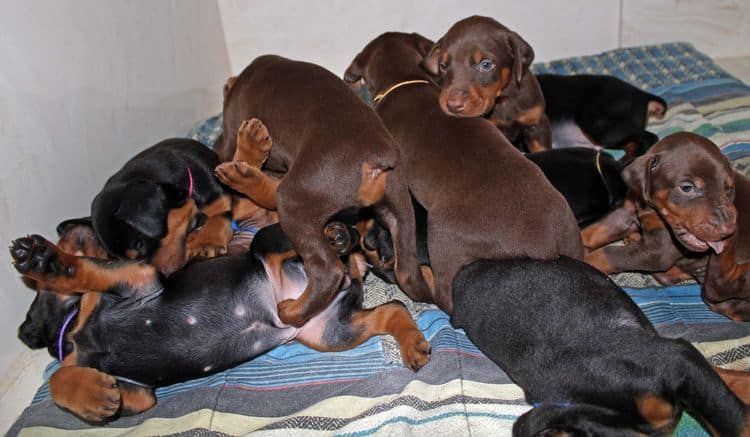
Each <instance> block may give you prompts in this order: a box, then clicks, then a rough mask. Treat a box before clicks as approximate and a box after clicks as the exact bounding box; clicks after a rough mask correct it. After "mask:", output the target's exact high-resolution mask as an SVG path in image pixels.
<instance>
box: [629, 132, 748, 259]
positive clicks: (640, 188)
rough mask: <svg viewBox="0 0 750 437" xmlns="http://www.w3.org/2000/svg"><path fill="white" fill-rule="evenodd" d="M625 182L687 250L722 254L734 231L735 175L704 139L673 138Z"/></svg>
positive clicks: (650, 154) (633, 168)
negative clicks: (651, 208)
mask: <svg viewBox="0 0 750 437" xmlns="http://www.w3.org/2000/svg"><path fill="white" fill-rule="evenodd" d="M622 176H623V179H624V180H625V183H626V184H627V185H628V188H629V189H630V191H631V193H634V194H635V195H636V196H638V197H641V198H642V199H643V200H644V201H645V202H646V203H647V204H648V205H650V206H651V207H653V208H654V209H655V210H656V211H657V212H658V213H659V216H660V217H661V218H662V219H663V220H664V222H665V223H666V224H667V225H668V226H669V228H670V229H671V230H672V233H673V234H674V236H675V237H676V238H677V240H678V241H679V242H680V243H681V244H682V245H683V246H685V248H687V249H688V250H691V251H694V252H705V251H707V250H709V249H713V250H714V252H716V253H717V254H718V253H721V252H722V251H723V250H724V246H725V243H726V240H727V239H728V238H729V237H731V236H732V234H734V232H735V231H736V228H737V210H736V209H735V207H734V172H733V170H732V168H731V166H730V164H729V161H728V160H727V158H726V157H725V156H724V155H723V154H722V153H721V151H719V149H718V148H717V147H716V146H715V145H714V144H713V143H712V142H711V141H709V140H707V139H706V138H703V137H701V136H699V135H696V134H693V133H689V132H679V133H676V134H672V135H670V136H668V137H666V138H664V139H663V140H661V141H660V142H658V143H657V144H655V145H654V146H653V147H652V148H651V149H650V150H649V151H648V152H647V153H646V154H645V155H643V156H641V157H639V158H637V159H635V160H634V161H633V162H632V163H631V164H630V165H628V166H627V167H625V169H624V170H623V172H622Z"/></svg>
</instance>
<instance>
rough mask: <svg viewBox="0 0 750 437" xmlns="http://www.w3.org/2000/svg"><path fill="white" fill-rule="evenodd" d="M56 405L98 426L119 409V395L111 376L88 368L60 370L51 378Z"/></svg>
mask: <svg viewBox="0 0 750 437" xmlns="http://www.w3.org/2000/svg"><path fill="white" fill-rule="evenodd" d="M50 394H51V395H52V399H53V400H54V401H55V403H56V404H57V405H59V406H61V407H63V408H65V409H66V410H69V411H71V412H72V413H73V414H75V415H76V416H78V417H80V418H82V419H83V420H86V421H88V422H93V423H100V422H103V421H106V420H107V419H110V418H112V417H113V416H114V415H115V414H117V412H118V411H119V409H120V405H121V399H122V397H121V394H120V388H119V387H118V385H117V380H115V378H114V377H112V376H111V375H108V374H106V373H103V372H100V371H98V370H96V369H92V368H88V367H62V368H60V370H58V371H57V372H55V373H54V374H53V375H52V377H51V378H50Z"/></svg>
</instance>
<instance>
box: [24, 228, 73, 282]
mask: <svg viewBox="0 0 750 437" xmlns="http://www.w3.org/2000/svg"><path fill="white" fill-rule="evenodd" d="M10 255H11V258H13V266H14V267H15V268H16V270H17V271H18V273H21V274H22V275H27V276H33V277H40V276H59V275H65V276H69V277H72V276H74V275H75V266H74V265H73V264H67V263H65V262H64V261H63V260H62V259H61V257H60V256H59V253H58V250H57V247H56V246H55V245H54V244H53V243H51V242H49V241H47V240H46V239H44V237H42V236H40V235H31V236H28V237H22V238H19V239H17V240H14V241H13V242H12V244H11V247H10Z"/></svg>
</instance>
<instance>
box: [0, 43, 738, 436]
mask: <svg viewBox="0 0 750 437" xmlns="http://www.w3.org/2000/svg"><path fill="white" fill-rule="evenodd" d="M534 71H536V72H539V73H542V72H543V73H560V74H575V73H602V74H613V75H616V76H618V77H620V78H621V79H624V80H626V81H629V82H631V83H633V84H635V85H637V86H639V87H642V88H644V89H646V90H648V91H650V92H654V93H656V94H659V95H661V96H662V97H663V98H665V99H666V100H667V102H668V103H669V105H670V108H669V111H668V112H667V114H666V116H665V117H664V119H662V120H652V122H651V123H650V124H649V130H651V131H652V132H654V133H656V134H657V135H658V136H659V137H663V136H665V135H667V134H670V133H672V132H675V131H679V130H689V131H693V132H696V133H699V134H701V135H705V136H707V137H709V138H710V139H711V140H712V141H714V142H715V143H716V144H718V145H720V146H721V149H722V152H723V153H725V154H726V155H727V157H728V158H729V159H730V160H731V161H732V164H733V165H734V167H735V168H736V169H737V170H738V171H741V172H743V173H745V174H747V175H750V87H748V86H746V85H745V84H743V83H742V82H741V81H739V80H737V79H735V78H733V77H732V76H731V75H729V74H728V73H726V72H725V71H723V70H722V69H720V68H719V67H717V66H716V64H714V63H713V62H712V61H711V60H710V59H709V58H708V57H706V56H705V55H703V54H701V53H700V52H698V51H696V50H695V49H694V48H692V47H691V46H690V45H688V44H684V43H675V44H662V45H657V46H647V47H637V48H627V49H617V50H612V51H608V52H604V53H602V54H599V55H594V56H585V57H578V58H569V59H564V60H560V61H554V62H549V63H545V64H537V65H535V66H534ZM363 97H364V98H366V99H367V98H369V97H368V96H363ZM220 133H221V117H220V116H216V117H213V118H211V119H209V120H207V121H206V122H204V123H202V124H201V125H199V126H197V127H196V128H195V129H193V130H192V131H191V132H190V134H189V136H190V137H192V138H195V139H197V140H199V141H201V142H203V143H204V144H206V145H208V146H210V145H211V144H213V140H214V139H215V138H216V137H217V136H218V135H219V134H220ZM615 280H616V281H617V282H618V283H619V284H621V285H623V286H625V287H627V288H626V291H627V292H628V294H629V295H630V296H631V297H632V298H633V300H634V301H635V302H636V303H637V304H638V305H639V306H640V308H641V309H642V310H643V311H644V312H645V313H646V315H647V316H648V317H649V319H650V320H651V321H652V322H653V323H654V324H655V325H656V327H657V329H658V330H659V332H661V333H662V334H663V335H666V336H674V337H677V336H679V337H684V338H686V339H688V340H689V341H691V342H693V344H694V345H695V346H696V347H697V348H698V349H699V350H700V351H701V352H702V353H703V354H704V355H705V356H706V357H707V358H708V360H709V361H710V362H711V363H712V364H714V365H720V366H723V367H727V368H733V369H749V368H750V323H735V322H731V321H729V320H727V319H725V318H724V317H723V316H720V315H718V314H716V313H713V312H711V311H709V310H708V308H707V307H706V305H705V304H704V303H703V302H702V300H701V298H700V289H699V287H698V286H697V285H696V284H695V283H688V284H683V285H678V286H670V287H660V286H658V285H657V284H656V283H655V282H654V281H653V279H652V278H650V276H647V275H638V274H620V275H616V276H615ZM366 286H367V292H366V304H367V305H370V306H374V305H377V304H379V303H383V302H386V301H389V300H394V299H398V300H401V301H403V302H405V303H406V304H407V307H408V308H409V310H410V311H411V312H412V314H414V315H415V316H416V317H417V322H418V325H419V327H420V328H421V329H422V330H423V331H424V332H425V336H426V337H427V338H428V340H429V341H430V342H431V343H432V350H433V355H432V359H431V361H430V362H429V363H428V364H427V366H425V367H424V368H423V369H421V370H420V371H419V372H417V373H413V372H411V371H410V370H408V369H406V368H404V367H403V365H402V364H401V362H400V357H399V355H398V354H399V352H398V347H397V345H396V343H395V341H394V340H393V339H392V338H389V337H380V338H373V339H371V340H369V341H368V342H366V343H364V344H363V345H361V346H359V347H357V348H356V349H353V350H350V351H344V352H338V353H319V352H315V351H313V350H311V349H308V348H306V347H304V346H302V345H300V344H298V343H292V344H288V345H284V346H281V347H279V348H276V349H274V350H272V351H270V352H268V353H266V354H264V355H262V356H260V357H257V358H256V359H254V360H252V361H250V362H247V363H244V364H242V365H240V366H237V367H235V368H233V369H230V370H227V371H225V372H221V373H217V374H214V375H210V376H207V377H205V378H201V379H198V380H194V381H190V382H186V383H181V384H176V385H173V386H169V387H163V388H160V389H158V390H157V397H158V404H157V405H156V407H154V408H153V409H151V410H149V411H148V412H146V413H144V414H141V415H138V416H135V417H125V418H120V419H118V420H116V421H114V422H112V423H110V424H108V425H107V426H104V427H92V426H90V425H87V424H86V423H84V422H82V421H80V420H79V419H77V418H75V417H74V416H72V415H70V414H68V413H66V412H64V411H62V410H60V409H59V408H57V407H56V406H55V405H54V404H53V403H52V401H51V400H50V397H49V388H48V386H47V384H46V383H45V384H44V385H42V387H40V389H39V391H38V392H37V394H36V396H35V397H34V399H33V401H32V403H31V405H30V406H29V407H28V408H27V409H26V410H25V411H24V413H23V414H22V415H21V417H20V418H19V419H18V420H17V421H16V423H15V424H14V425H13V426H12V428H11V429H10V431H9V435H17V434H20V435H37V434H45V433H54V434H55V435H65V434H69V435H76V436H79V435H87V434H96V435H124V434H133V435H153V434H190V435H203V434H211V435H214V434H219V435H221V434H227V435H238V434H245V433H248V432H251V431H255V432H258V434H260V435H289V434H290V433H293V434H294V435H347V436H366V435H372V434H400V435H410V434H412V435H426V434H428V433H435V434H439V435H456V436H461V435H510V431H511V427H512V424H513V422H514V420H515V419H516V418H517V417H518V416H520V415H521V414H523V413H524V412H525V411H526V410H527V409H528V408H529V406H528V405H526V404H525V402H524V401H523V392H522V391H521V389H520V388H519V387H517V386H516V385H514V384H513V383H512V381H510V379H509V378H508V377H507V376H506V375H505V374H504V373H503V372H502V371H501V370H500V369H499V368H498V367H497V366H496V365H495V364H494V363H492V362H491V361H489V360H488V359H487V358H486V357H484V355H482V353H481V352H480V351H479V350H478V349H477V348H476V347H475V346H474V345H473V344H472V343H471V342H470V341H469V340H468V339H467V337H466V335H465V334H464V333H463V331H461V330H456V329H453V328H452V327H451V326H450V324H449V323H448V316H447V315H446V314H445V313H443V312H442V311H439V310H437V309H436V308H435V307H434V306H431V305H425V304H417V303H413V302H411V301H410V300H409V299H408V298H407V297H406V296H405V295H404V294H403V293H402V292H400V290H398V288H396V287H394V286H390V285H388V284H385V283H383V282H381V281H379V280H377V278H374V277H373V275H370V276H369V277H368V279H367V281H366ZM20 322H21V320H20V319H19V323H20ZM57 366H58V365H57V363H52V364H50V366H48V368H47V371H46V375H45V377H48V376H49V375H50V374H51V373H52V372H53V371H54V370H55V369H56V368H57ZM45 379H46V378H45ZM676 435H681V436H696V435H707V434H706V433H705V432H704V431H703V430H702V428H700V426H699V425H698V424H697V423H696V422H695V421H694V420H693V419H692V418H690V417H688V416H684V417H683V420H682V421H681V423H680V426H679V428H678V430H677V431H676Z"/></svg>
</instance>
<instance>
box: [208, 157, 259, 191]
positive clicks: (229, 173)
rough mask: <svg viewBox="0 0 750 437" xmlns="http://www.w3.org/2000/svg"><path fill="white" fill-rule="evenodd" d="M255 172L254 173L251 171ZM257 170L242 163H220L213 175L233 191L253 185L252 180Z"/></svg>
mask: <svg viewBox="0 0 750 437" xmlns="http://www.w3.org/2000/svg"><path fill="white" fill-rule="evenodd" d="M253 170H255V171H253ZM258 171H260V170H258V169H257V168H255V167H252V166H251V165H250V164H248V163H247V162H244V161H231V162H222V163H221V164H219V165H218V166H216V168H215V169H214V174H215V175H216V178H217V179H219V181H220V182H221V183H222V184H224V185H226V186H228V187H229V188H233V189H235V190H238V189H240V187H242V186H244V185H246V184H250V183H253V178H254V176H255V175H256V172H258Z"/></svg>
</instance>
